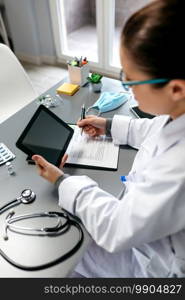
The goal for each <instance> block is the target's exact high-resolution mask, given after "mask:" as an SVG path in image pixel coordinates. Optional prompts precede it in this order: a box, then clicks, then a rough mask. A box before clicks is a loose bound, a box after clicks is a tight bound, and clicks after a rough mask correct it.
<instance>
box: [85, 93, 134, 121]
mask: <svg viewBox="0 0 185 300" xmlns="http://www.w3.org/2000/svg"><path fill="white" fill-rule="evenodd" d="M130 98H131V94H130V93H111V92H104V93H102V94H101V96H100V98H99V99H98V100H97V101H96V102H95V103H94V104H93V105H92V106H90V107H89V108H88V109H87V112H88V111H89V110H90V109H95V110H97V111H98V115H100V114H102V113H105V112H107V111H110V110H114V109H116V108H118V107H119V106H121V105H123V104H124V103H125V102H127V101H128V100H129V99H130Z"/></svg>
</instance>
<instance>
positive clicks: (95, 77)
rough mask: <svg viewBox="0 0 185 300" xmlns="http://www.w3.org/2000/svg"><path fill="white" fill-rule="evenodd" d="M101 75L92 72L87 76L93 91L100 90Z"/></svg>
mask: <svg viewBox="0 0 185 300" xmlns="http://www.w3.org/2000/svg"><path fill="white" fill-rule="evenodd" d="M102 77H103V75H100V74H98V73H92V74H91V76H88V77H87V80H88V82H90V83H91V85H92V89H93V91H94V92H96V93H98V92H100V91H101V88H102V82H101V79H102Z"/></svg>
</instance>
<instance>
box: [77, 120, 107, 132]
mask: <svg viewBox="0 0 185 300" xmlns="http://www.w3.org/2000/svg"><path fill="white" fill-rule="evenodd" d="M77 125H78V126H79V127H80V128H83V130H84V132H85V133H87V134H88V135H90V136H99V135H104V134H105V127H106V119H105V118H101V117H97V116H93V115H89V116H86V118H85V119H83V120H79V121H78V122H77Z"/></svg>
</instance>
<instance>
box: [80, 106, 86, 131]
mask: <svg viewBox="0 0 185 300" xmlns="http://www.w3.org/2000/svg"><path fill="white" fill-rule="evenodd" d="M83 119H85V104H83V105H82V110H81V118H80V120H83ZM82 133H83V127H82V130H81V135H82Z"/></svg>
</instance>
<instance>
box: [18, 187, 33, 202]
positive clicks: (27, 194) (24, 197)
mask: <svg viewBox="0 0 185 300" xmlns="http://www.w3.org/2000/svg"><path fill="white" fill-rule="evenodd" d="M35 198H36V194H35V193H34V192H33V191H32V190H30V189H25V190H23V191H22V193H21V196H20V200H21V202H22V203H24V204H28V203H31V202H33V201H34V200H35Z"/></svg>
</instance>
